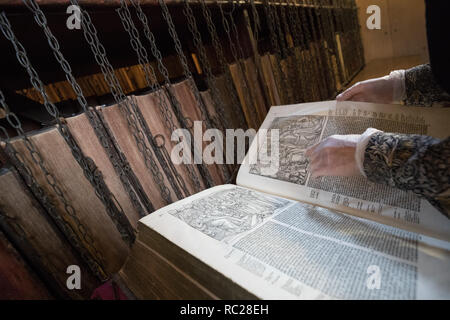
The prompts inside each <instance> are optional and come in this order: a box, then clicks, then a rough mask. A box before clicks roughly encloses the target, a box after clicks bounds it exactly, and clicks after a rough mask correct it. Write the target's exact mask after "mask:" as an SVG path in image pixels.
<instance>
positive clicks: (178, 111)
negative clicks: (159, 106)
mask: <svg viewBox="0 0 450 320" xmlns="http://www.w3.org/2000/svg"><path fill="white" fill-rule="evenodd" d="M130 1H131V3H132V4H133V6H134V8H135V9H136V13H137V16H138V18H139V20H140V21H141V23H142V26H143V28H144V33H145V36H146V37H147V40H148V41H149V42H150V45H151V50H152V54H153V56H154V57H155V58H156V60H157V62H158V70H159V72H160V73H161V74H162V75H163V77H164V80H165V82H166V85H167V88H168V96H169V98H170V100H171V102H172V105H173V106H174V109H175V113H176V114H177V117H178V120H179V121H180V122H181V123H182V125H183V127H184V128H186V129H192V128H193V123H192V120H191V119H189V118H185V117H184V116H183V115H182V112H181V106H180V103H179V101H178V99H177V98H176V97H175V95H174V94H173V93H172V92H171V88H172V83H171V81H170V77H169V72H168V70H167V68H166V66H165V65H164V63H163V60H162V56H161V51H160V50H159V49H158V47H157V45H156V39H155V36H154V35H153V33H152V32H151V31H150V28H149V24H148V20H147V17H146V15H145V14H144V12H143V11H142V8H141V6H140V3H139V1H136V0H130ZM125 15H126V16H127V19H128V21H129V24H130V26H132V30H136V29H135V28H133V25H134V24H133V21H132V20H131V16H130V14H129V10H128V7H127V6H126V5H125ZM142 51H145V48H143V50H142ZM158 85H159V84H158ZM163 103H164V104H165V100H163ZM164 108H167V105H165V106H164ZM168 115H169V116H170V117H171V116H172V114H171V113H170V112H168ZM169 126H170V128H171V131H172V132H173V131H175V130H176V129H177V128H176V127H175V125H174V123H173V121H172V123H171V124H169ZM191 153H192V154H195V152H194V149H191ZM185 167H186V170H187V172H188V174H189V177H190V179H191V181H192V182H193V183H194V186H195V191H196V192H199V191H201V189H202V186H201V184H200V181H199V179H198V176H197V174H196V172H195V168H194V166H193V165H192V164H186V166H185ZM175 172H176V170H175Z"/></svg>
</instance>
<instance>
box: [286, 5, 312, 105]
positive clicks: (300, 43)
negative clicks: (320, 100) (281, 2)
mask: <svg viewBox="0 0 450 320" xmlns="http://www.w3.org/2000/svg"><path fill="white" fill-rule="evenodd" d="M286 5H287V8H288V10H287V11H288V19H289V24H290V28H291V31H292V33H291V35H292V39H293V42H294V54H295V55H296V56H297V52H296V50H297V49H298V50H300V52H298V55H300V56H298V57H297V58H298V59H297V62H298V66H299V68H301V71H300V72H299V73H298V74H299V75H300V76H303V75H304V74H305V73H306V75H307V76H306V77H303V78H302V79H299V82H300V86H301V87H302V92H303V99H302V100H303V101H305V102H306V101H308V100H309V99H310V98H311V97H312V87H311V81H307V79H311V77H310V76H309V74H310V73H311V72H310V68H311V66H310V64H308V63H306V61H305V59H304V58H303V57H302V56H301V54H302V51H303V49H304V48H305V47H306V45H305V43H304V37H303V32H302V31H301V22H300V19H299V17H298V12H297V7H296V4H295V3H294V0H287V3H286Z"/></svg>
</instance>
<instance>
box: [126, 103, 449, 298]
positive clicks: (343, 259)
mask: <svg viewBox="0 0 450 320" xmlns="http://www.w3.org/2000/svg"><path fill="white" fill-rule="evenodd" d="M449 116H450V111H449V110H445V109H431V108H413V107H411V108H404V107H401V106H394V105H376V104H367V103H354V102H345V103H336V102H335V101H328V102H321V103H307V104H301V105H290V106H279V107H272V108H271V110H270V112H269V114H268V116H267V118H266V120H265V121H264V123H263V125H262V128H263V129H269V130H268V131H267V132H264V131H261V135H262V136H261V139H255V140H254V142H253V144H252V146H251V148H250V151H249V153H248V155H247V163H244V164H243V165H242V166H241V168H240V171H239V175H238V178H237V185H223V186H219V187H214V188H211V189H208V190H205V191H203V192H201V193H199V194H196V195H193V196H191V197H189V198H186V199H183V200H181V201H179V202H177V203H174V204H171V205H169V206H167V207H165V208H162V209H160V210H158V211H156V212H154V213H153V214H151V215H149V216H147V217H145V218H143V219H141V220H140V221H139V226H138V232H139V234H138V240H137V243H138V245H137V246H136V247H134V248H133V249H132V253H131V254H130V256H129V257H128V259H127V262H126V264H125V265H124V267H123V268H122V269H121V271H120V273H119V274H120V275H121V277H122V278H123V279H127V280H128V282H127V281H124V283H125V284H126V285H127V286H128V287H129V288H132V290H135V291H136V296H137V297H138V298H180V297H183V298H184V297H190V298H205V295H206V296H207V298H211V299H215V298H221V299H233V298H241V299H244V298H255V297H257V298H264V299H299V298H300V299H336V298H337V299H432V298H437V299H449V298H450V285H449V283H450V273H449V272H448V270H449V267H450V242H449V240H450V236H449V235H450V221H449V220H448V219H447V218H446V217H444V216H443V215H442V214H440V213H439V212H437V210H436V209H434V207H432V206H431V205H430V204H429V203H428V202H427V201H425V200H423V199H420V198H417V197H416V196H415V195H413V194H410V193H406V192H404V191H400V190H396V189H392V188H387V187H386V186H380V185H376V184H373V183H370V182H367V181H365V180H363V179H360V178H355V177H354V178H348V179H343V178H320V179H312V178H310V176H309V174H308V168H307V162H306V159H305V156H304V151H305V148H307V147H309V146H310V145H312V144H314V143H316V142H318V141H320V140H321V139H324V138H325V137H327V136H328V135H330V134H335V133H337V134H347V133H355V134H356V133H361V132H362V131H364V130H365V129H366V128H367V127H369V126H373V127H377V128H379V129H384V130H387V131H397V132H409V133H412V132H416V133H422V134H429V135H432V136H434V137H438V138H443V137H447V136H448V135H449V133H450V132H449V128H448V125H447V121H448V119H449ZM273 129H278V130H279V131H278V132H279V137H280V139H279V142H280V143H279V147H280V150H279V154H280V159H279V160H280V161H279V165H278V166H275V167H274V168H270V167H269V165H268V162H267V161H264V158H261V156H262V154H263V153H265V150H267V149H271V148H272V146H271V145H269V143H270V141H271V139H269V135H271V134H272V133H271V132H275V131H272V130H273ZM258 141H260V143H258ZM272 150H273V149H272ZM256 156H258V157H256ZM250 158H253V159H256V160H257V161H254V162H252V163H248V161H249V160H250ZM260 159H261V160H260ZM180 279H183V280H180ZM141 281H146V283H149V286H148V287H147V286H140V287H138V286H139V285H140V282H141ZM150 284H153V285H152V286H151V288H150ZM185 286H190V287H191V288H192V295H189V293H186V290H187V289H186V287H185Z"/></svg>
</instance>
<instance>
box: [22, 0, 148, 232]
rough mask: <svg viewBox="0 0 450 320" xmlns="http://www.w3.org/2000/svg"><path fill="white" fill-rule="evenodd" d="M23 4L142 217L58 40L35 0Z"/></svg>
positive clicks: (115, 156)
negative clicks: (41, 30) (39, 29)
mask: <svg viewBox="0 0 450 320" xmlns="http://www.w3.org/2000/svg"><path fill="white" fill-rule="evenodd" d="M24 2H25V5H26V6H27V7H28V8H29V9H30V10H31V12H33V14H34V16H35V21H36V23H37V24H38V25H39V26H40V27H41V28H42V29H43V30H44V33H45V35H46V37H47V40H48V43H49V45H50V48H51V49H52V50H53V54H54V56H55V58H56V60H57V61H58V63H59V64H60V66H61V68H62V69H63V71H64V72H65V75H66V79H67V81H68V82H69V83H70V85H71V86H72V89H73V91H74V92H75V94H76V96H77V100H78V102H79V104H80V106H81V107H82V109H83V110H84V112H85V114H86V117H87V118H88V120H89V122H90V124H91V126H92V128H93V130H94V132H95V134H96V136H97V138H98V140H99V142H100V144H101V145H102V146H103V148H104V150H105V152H106V154H107V155H108V158H109V159H110V161H111V164H112V166H113V168H114V170H115V171H116V173H117V174H118V176H119V178H120V181H121V182H122V185H123V187H124V189H125V190H126V192H127V194H128V195H129V197H130V200H131V202H132V204H133V206H134V208H135V209H136V210H137V212H138V213H139V214H140V216H144V215H145V211H144V209H143V207H142V206H141V204H140V202H139V200H138V198H137V195H136V193H135V191H134V190H133V187H132V186H131V184H130V181H129V179H128V175H127V174H126V173H125V170H124V164H123V163H122V161H121V158H120V156H119V155H118V153H117V150H116V148H115V146H114V144H113V143H112V141H111V139H110V138H109V136H108V134H107V132H106V131H105V128H104V127H103V126H102V124H101V121H99V120H98V118H97V117H96V116H95V112H94V111H93V110H92V109H90V108H89V107H88V104H87V101H86V98H85V97H84V94H83V91H82V89H81V87H80V86H79V84H78V83H77V81H76V80H75V77H74V76H73V74H72V68H71V67H70V64H69V63H68V62H67V60H66V59H65V58H64V55H63V54H62V53H61V51H60V45H59V42H58V40H57V39H56V38H55V36H54V35H53V33H52V32H51V30H50V28H49V27H48V24H47V19H46V18H45V15H44V13H43V12H42V11H41V9H40V7H39V5H38V4H37V3H36V1H35V0H24ZM110 196H111V197H112V198H113V199H114V200H113V201H115V202H116V203H118V201H117V200H116V199H115V197H114V194H112V193H110ZM152 209H153V208H152ZM121 216H123V217H124V218H122V219H126V216H125V215H124V213H123V212H121ZM114 220H117V219H114ZM116 223H117V222H116ZM124 226H126V228H128V225H127V224H125V225H124ZM130 226H131V225H130Z"/></svg>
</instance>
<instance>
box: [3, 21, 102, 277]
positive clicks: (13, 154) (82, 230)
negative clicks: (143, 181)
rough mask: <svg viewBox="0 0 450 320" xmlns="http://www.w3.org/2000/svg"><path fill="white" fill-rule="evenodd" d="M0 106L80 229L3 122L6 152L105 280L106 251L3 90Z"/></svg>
mask: <svg viewBox="0 0 450 320" xmlns="http://www.w3.org/2000/svg"><path fill="white" fill-rule="evenodd" d="M3 17H4V13H2V14H1V15H0V23H1V26H2V31H4V29H3V22H4V19H3ZM6 34H8V37H11V36H13V35H12V34H11V33H9V31H6ZM0 106H1V108H2V109H3V110H4V111H5V118H6V120H7V122H8V123H9V125H10V126H11V127H13V128H14V129H15V130H16V132H17V134H18V136H20V137H22V139H23V141H24V144H25V147H26V148H27V149H28V151H29V153H30V157H31V159H32V161H33V162H34V163H35V164H37V165H38V166H39V168H40V170H41V171H42V173H43V175H44V178H45V180H46V182H47V183H48V185H50V187H51V188H52V189H53V191H54V193H55V194H56V195H57V196H58V198H59V199H60V201H61V202H62V203H63V206H64V210H65V212H66V213H67V214H68V215H69V216H70V217H71V219H72V220H73V221H74V222H75V224H76V227H77V231H78V232H76V231H75V230H74V229H73V227H72V225H71V224H70V223H69V221H67V220H66V217H65V216H63V215H61V214H60V213H59V212H58V211H57V209H56V207H55V205H54V204H53V203H52V201H51V198H50V197H49V196H48V195H47V194H46V192H45V191H44V189H43V188H42V187H41V186H40V185H39V184H38V182H37V181H36V179H35V178H34V176H33V174H32V171H31V169H30V167H29V166H28V165H27V164H26V163H25V161H24V160H23V159H22V157H21V156H20V154H19V153H18V152H17V151H16V150H15V149H14V147H13V146H12V145H11V143H10V139H9V135H8V133H7V131H6V129H5V128H4V127H3V126H0V129H1V131H2V132H3V134H4V135H5V138H3V139H2V141H3V142H4V143H5V152H6V153H7V155H8V156H9V157H10V158H11V162H12V163H13V164H14V165H15V167H16V168H17V169H18V171H19V172H20V173H21V175H22V176H23V177H24V181H25V183H26V185H27V186H28V187H29V188H30V189H31V190H32V192H33V194H34V195H35V196H36V197H37V198H38V199H39V201H40V202H41V203H42V205H43V206H44V207H45V208H46V209H47V211H48V213H49V214H50V216H51V217H52V218H53V220H54V221H55V223H56V224H57V225H58V227H59V228H60V230H61V231H62V232H63V234H64V235H65V236H66V238H67V240H68V241H69V243H70V244H71V245H72V246H73V247H74V248H75V249H76V250H77V251H78V252H79V253H80V255H81V256H82V258H83V259H84V261H86V263H87V264H88V266H89V268H90V269H91V271H92V272H93V274H94V275H96V276H97V277H98V278H99V279H100V280H102V281H104V280H106V279H107V275H106V273H105V271H104V270H103V268H102V266H101V264H102V263H104V257H103V255H102V254H101V253H100V252H99V251H98V250H97V249H96V248H95V246H94V239H93V238H92V236H91V234H90V232H89V230H88V229H87V228H86V227H85V226H84V225H83V224H82V223H81V221H80V219H79V218H78V216H77V214H76V211H75V209H74V208H73V207H72V205H71V204H70V203H69V201H68V200H67V198H66V196H65V195H64V193H63V191H62V188H61V187H60V186H59V185H58V182H57V180H56V178H55V177H54V176H53V174H52V173H51V172H50V171H48V169H47V167H46V164H45V162H44V159H43V158H42V155H41V154H40V152H39V151H38V149H37V147H36V146H35V144H34V143H33V141H32V140H30V139H29V138H28V136H27V135H26V134H25V132H24V130H23V128H22V124H21V122H20V120H19V118H18V117H17V116H16V114H15V113H13V112H11V111H10V109H9V106H8V105H7V104H6V101H5V97H4V95H3V92H2V91H1V90H0ZM78 233H79V234H80V235H81V237H82V239H81V238H80V236H79V235H78ZM85 245H87V246H88V247H89V250H88V249H87V248H86V247H85ZM91 252H93V253H94V254H93V255H92V254H91Z"/></svg>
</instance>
